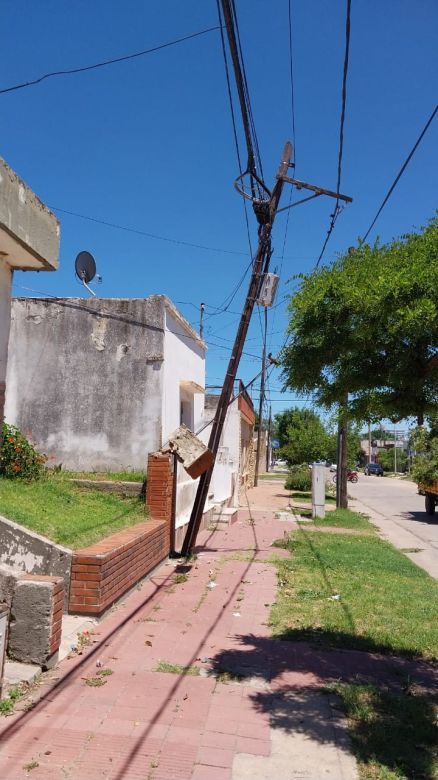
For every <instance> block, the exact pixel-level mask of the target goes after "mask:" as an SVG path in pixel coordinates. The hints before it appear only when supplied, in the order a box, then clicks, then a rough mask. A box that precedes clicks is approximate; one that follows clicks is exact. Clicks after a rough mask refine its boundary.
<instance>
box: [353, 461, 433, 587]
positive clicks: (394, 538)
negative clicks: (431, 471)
mask: <svg viewBox="0 0 438 780" xmlns="http://www.w3.org/2000/svg"><path fill="white" fill-rule="evenodd" d="M348 494H349V495H350V496H351V497H352V499H354V500H352V501H350V502H349V506H350V508H351V509H356V508H357V509H358V510H359V511H361V512H364V513H366V514H368V515H369V516H370V517H371V520H372V522H373V523H374V524H375V525H377V527H378V528H379V529H380V531H381V533H382V535H383V536H384V537H385V538H387V539H388V540H389V541H390V542H392V544H393V545H394V546H395V547H397V548H398V549H399V550H402V551H403V552H405V554H406V555H407V556H408V557H409V558H411V560H412V561H414V562H415V563H416V564H417V565H418V566H421V567H422V568H423V569H425V570H426V571H427V572H429V574H431V575H432V576H433V577H435V578H436V579H438V507H437V510H436V513H435V515H433V516H430V515H427V514H426V512H425V511H424V496H419V495H418V493H417V486H416V485H415V484H414V483H413V482H409V481H407V480H406V481H405V480H399V479H391V478H390V477H366V476H365V475H364V474H359V482H358V483H357V484H356V485H353V484H352V483H351V482H349V483H348Z"/></svg>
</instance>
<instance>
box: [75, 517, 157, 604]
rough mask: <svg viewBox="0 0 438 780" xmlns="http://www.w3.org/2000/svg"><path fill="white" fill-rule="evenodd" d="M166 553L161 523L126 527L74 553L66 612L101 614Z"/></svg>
mask: <svg viewBox="0 0 438 780" xmlns="http://www.w3.org/2000/svg"><path fill="white" fill-rule="evenodd" d="M168 554H169V529H168V524H167V523H165V522H164V521H163V520H148V521H147V522H145V523H139V524H138V525H134V526H131V527H130V528H125V529H123V531H119V532H118V533H116V534H113V535H112V536H109V537H107V538H106V539H102V540H101V541H100V542H97V543H96V544H93V545H92V546H91V547H87V548H85V549H83V550H77V551H76V552H75V553H74V554H73V561H72V567H71V580H70V601H69V612H73V613H80V614H92V615H100V614H101V613H102V612H103V611H104V610H105V609H107V608H108V607H109V606H111V604H113V603H114V602H115V601H116V600H117V599H119V598H120V597H121V596H123V594H124V593H126V591H127V590H129V589H130V588H132V587H133V585H135V584H136V583H137V582H138V581H139V580H141V579H142V578H143V577H145V576H146V575H147V574H148V573H149V572H150V571H151V570H152V569H153V568H154V567H155V566H157V564H159V563H160V562H161V561H162V560H164V558H166V556H167V555H168Z"/></svg>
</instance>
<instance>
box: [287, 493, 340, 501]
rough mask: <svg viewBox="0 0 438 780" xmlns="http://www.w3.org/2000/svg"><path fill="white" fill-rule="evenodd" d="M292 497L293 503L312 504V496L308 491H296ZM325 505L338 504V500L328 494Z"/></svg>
mask: <svg viewBox="0 0 438 780" xmlns="http://www.w3.org/2000/svg"><path fill="white" fill-rule="evenodd" d="M290 497H291V499H292V500H293V501H301V502H302V503H303V504H311V503H312V494H311V493H308V492H307V491H300V490H295V491H294V492H293V493H291V494H290ZM325 503H326V504H336V498H334V497H333V496H330V495H328V494H327V493H326V496H325Z"/></svg>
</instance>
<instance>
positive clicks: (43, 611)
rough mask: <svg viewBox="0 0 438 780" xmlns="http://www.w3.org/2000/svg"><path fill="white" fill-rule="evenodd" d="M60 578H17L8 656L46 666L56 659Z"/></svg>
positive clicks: (61, 583) (60, 624)
mask: <svg viewBox="0 0 438 780" xmlns="http://www.w3.org/2000/svg"><path fill="white" fill-rule="evenodd" d="M62 602H63V582H62V579H61V578H60V577H34V576H32V575H25V576H23V577H22V578H21V579H20V580H18V582H17V584H16V587H15V592H14V597H13V599H12V607H11V614H10V623H9V638H8V655H9V657H10V658H13V659H14V660H16V661H21V662H23V663H31V664H38V665H39V666H42V667H43V669H47V668H49V667H51V666H53V664H54V663H56V661H57V657H58V649H59V645H60V642H61V629H62Z"/></svg>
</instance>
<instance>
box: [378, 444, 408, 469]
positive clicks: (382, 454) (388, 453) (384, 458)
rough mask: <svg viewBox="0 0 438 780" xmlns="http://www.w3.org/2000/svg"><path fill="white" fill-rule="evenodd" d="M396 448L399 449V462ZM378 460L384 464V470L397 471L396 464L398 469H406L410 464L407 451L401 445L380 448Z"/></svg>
mask: <svg viewBox="0 0 438 780" xmlns="http://www.w3.org/2000/svg"><path fill="white" fill-rule="evenodd" d="M395 450H397V463H396V456H395ZM377 459H378V461H379V463H380V465H381V466H383V469H384V471H395V468H394V467H395V465H397V471H406V469H407V466H408V456H407V455H406V452H405V451H404V450H402V449H400V448H399V447H390V448H388V449H385V450H379V454H378V458H377Z"/></svg>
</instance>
